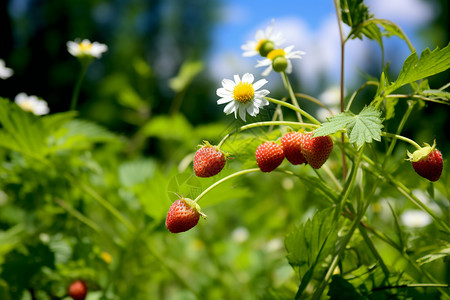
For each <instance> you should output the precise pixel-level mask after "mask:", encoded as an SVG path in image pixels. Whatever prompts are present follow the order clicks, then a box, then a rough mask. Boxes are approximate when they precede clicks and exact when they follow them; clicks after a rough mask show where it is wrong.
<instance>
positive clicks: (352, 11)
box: [340, 0, 370, 38]
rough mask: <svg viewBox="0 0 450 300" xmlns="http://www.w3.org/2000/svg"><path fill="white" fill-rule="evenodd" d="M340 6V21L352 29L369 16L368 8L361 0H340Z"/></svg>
mask: <svg viewBox="0 0 450 300" xmlns="http://www.w3.org/2000/svg"><path fill="white" fill-rule="evenodd" d="M340 6H341V17H342V21H343V22H344V23H345V24H347V25H348V26H350V27H351V28H352V29H355V28H356V27H358V25H360V24H361V23H362V22H364V21H366V20H368V19H369V18H370V14H369V8H368V7H367V6H366V5H365V4H364V1H363V0H340ZM355 37H358V38H360V36H355Z"/></svg>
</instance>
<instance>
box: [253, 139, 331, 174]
mask: <svg viewBox="0 0 450 300" xmlns="http://www.w3.org/2000/svg"><path fill="white" fill-rule="evenodd" d="M332 150H333V141H332V140H331V138H330V137H329V136H319V137H312V132H307V133H301V132H288V133H286V134H285V135H284V136H283V137H282V138H281V145H279V144H277V143H275V142H265V143H263V144H261V145H260V146H259V147H258V149H256V153H255V155H256V163H257V164H258V166H259V168H260V169H261V171H263V172H271V171H273V170H275V169H276V168H277V167H278V166H279V165H280V164H281V163H282V162H283V160H284V158H285V157H286V159H287V160H288V161H289V162H290V163H291V164H293V165H299V164H303V163H305V164H309V165H311V167H312V168H314V169H319V168H320V167H322V165H323V164H324V163H325V162H326V161H327V159H328V157H329V156H330V154H331V151H332Z"/></svg>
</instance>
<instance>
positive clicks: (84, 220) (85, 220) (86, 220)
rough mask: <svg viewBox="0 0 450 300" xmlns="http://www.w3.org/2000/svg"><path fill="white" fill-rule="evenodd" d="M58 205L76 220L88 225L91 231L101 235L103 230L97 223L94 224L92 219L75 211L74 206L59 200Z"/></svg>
mask: <svg viewBox="0 0 450 300" xmlns="http://www.w3.org/2000/svg"><path fill="white" fill-rule="evenodd" d="M56 203H58V205H59V206H61V207H62V208H64V209H65V210H67V212H68V213H69V214H71V215H72V216H74V217H75V218H76V219H78V220H79V221H80V222H81V223H84V224H85V225H87V226H88V227H90V228H91V229H93V230H94V231H95V232H97V233H101V232H102V229H101V228H100V226H98V225H97V224H96V223H94V222H93V221H92V220H91V219H89V218H87V217H86V216H84V215H83V214H82V213H80V212H79V211H77V210H76V209H74V208H73V207H72V206H70V205H69V204H67V203H66V202H65V201H63V200H60V199H57V200H56Z"/></svg>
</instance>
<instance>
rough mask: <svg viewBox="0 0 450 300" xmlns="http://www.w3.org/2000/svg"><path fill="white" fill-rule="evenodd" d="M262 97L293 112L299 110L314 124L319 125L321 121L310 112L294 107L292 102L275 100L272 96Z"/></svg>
mask: <svg viewBox="0 0 450 300" xmlns="http://www.w3.org/2000/svg"><path fill="white" fill-rule="evenodd" d="M264 98H266V99H267V101H269V102H272V103H275V104H279V105H281V106H285V107H287V108H290V109H292V110H293V111H295V112H299V113H300V114H302V115H303V116H304V117H306V118H308V119H309V120H310V121H311V122H313V123H314V124H316V125H321V123H320V122H319V121H317V120H316V118H314V117H313V116H311V115H310V114H308V113H307V112H306V111H304V110H303V109H301V108H298V107H295V106H294V105H292V104H289V103H286V102H283V101H280V100H277V99H274V98H270V97H264Z"/></svg>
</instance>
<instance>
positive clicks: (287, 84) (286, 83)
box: [281, 72, 303, 122]
mask: <svg viewBox="0 0 450 300" xmlns="http://www.w3.org/2000/svg"><path fill="white" fill-rule="evenodd" d="M281 78H283V83H284V86H285V88H286V89H287V90H288V92H289V97H290V98H291V101H292V104H294V106H295V107H297V108H298V109H300V106H299V105H298V102H297V98H296V97H295V93H294V91H293V90H292V86H291V83H290V82H289V78H288V77H287V75H286V72H281ZM296 113H297V118H298V121H299V122H303V120H302V115H301V113H300V112H299V111H296Z"/></svg>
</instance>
